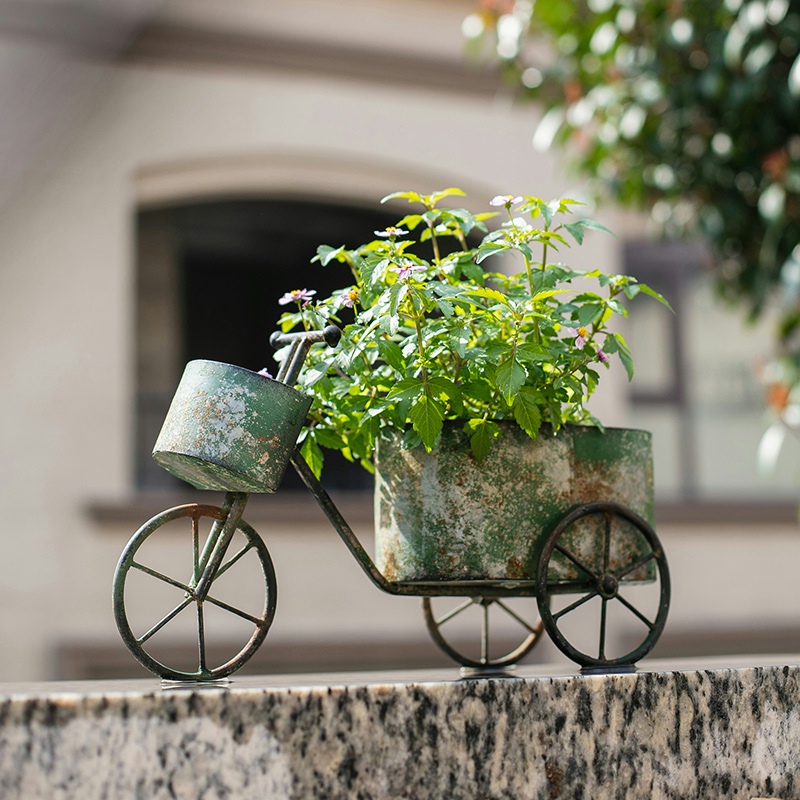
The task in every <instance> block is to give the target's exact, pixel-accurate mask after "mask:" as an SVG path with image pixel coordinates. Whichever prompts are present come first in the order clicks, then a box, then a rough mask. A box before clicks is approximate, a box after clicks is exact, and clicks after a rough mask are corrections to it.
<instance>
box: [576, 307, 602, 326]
mask: <svg viewBox="0 0 800 800" xmlns="http://www.w3.org/2000/svg"><path fill="white" fill-rule="evenodd" d="M602 311H603V306H602V305H601V304H600V303H586V304H585V305H583V306H581V307H580V308H579V309H578V323H579V324H580V325H590V324H591V323H592V322H594V321H595V320H596V319H597V318H598V317H599V316H600V314H601V313H602Z"/></svg>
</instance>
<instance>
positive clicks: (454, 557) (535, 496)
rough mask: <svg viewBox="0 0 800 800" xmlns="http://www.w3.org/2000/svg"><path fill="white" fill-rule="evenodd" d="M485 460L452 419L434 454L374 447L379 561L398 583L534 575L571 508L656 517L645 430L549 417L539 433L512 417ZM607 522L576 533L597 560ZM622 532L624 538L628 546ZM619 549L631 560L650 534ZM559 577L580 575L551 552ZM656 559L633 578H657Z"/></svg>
mask: <svg viewBox="0 0 800 800" xmlns="http://www.w3.org/2000/svg"><path fill="white" fill-rule="evenodd" d="M500 424H501V428H502V434H501V436H500V437H499V438H498V439H496V440H495V441H494V443H493V445H492V448H491V450H490V452H489V454H488V455H487V456H486V458H485V459H484V460H483V461H482V462H481V463H480V464H479V463H477V462H476V461H475V459H474V457H473V456H472V453H471V451H470V446H469V437H468V436H467V434H465V433H464V432H463V431H462V427H463V424H462V423H446V424H445V428H444V430H443V432H442V437H441V443H440V445H439V447H437V448H436V449H435V450H434V451H433V452H431V453H428V452H426V451H425V449H424V448H422V447H418V448H414V449H404V448H403V447H402V444H401V436H400V435H389V436H386V437H383V438H381V440H380V441H379V444H378V450H377V456H376V484H375V536H376V563H377V565H378V568H379V569H380V570H381V572H382V573H383V575H384V576H385V577H386V578H387V579H389V580H391V581H398V582H415V581H474V580H477V581H497V580H533V579H534V578H535V569H536V556H537V551H538V547H539V543H540V541H541V540H542V539H543V538H544V537H546V536H547V534H549V533H550V531H551V530H552V529H553V528H554V527H555V525H556V524H557V523H558V522H559V521H560V520H561V519H563V518H564V517H565V515H566V514H567V513H568V512H570V511H571V510H572V509H574V508H576V507H577V506H579V505H582V504H584V503H591V502H595V501H610V502H615V503H619V504H620V505H622V506H625V507H627V508H629V509H630V510H632V511H634V512H635V513H636V514H638V515H639V516H640V517H642V518H644V519H645V520H646V521H647V522H648V523H649V524H650V525H652V524H653V462H652V443H651V435H650V434H649V433H648V432H646V431H639V430H630V429H625V428H609V429H607V430H606V432H605V433H601V432H600V431H599V430H598V429H597V428H593V427H583V426H575V425H568V426H565V427H564V428H562V429H561V430H559V431H558V434H557V435H555V436H554V435H553V433H552V429H550V428H549V427H547V426H543V427H542V430H541V432H540V434H539V438H538V440H536V441H533V440H532V439H530V437H528V436H527V435H526V434H525V433H524V432H523V431H522V430H520V429H519V428H518V427H517V426H516V425H515V424H514V423H510V422H508V423H500ZM598 524H601V523H599V522H598V519H597V518H596V517H593V518H587V519H586V520H585V521H581V522H579V523H576V524H575V525H574V526H573V527H572V528H571V529H570V532H569V537H570V543H569V544H570V548H571V549H572V550H573V552H575V553H580V555H581V558H582V559H583V560H584V563H585V564H587V565H589V566H593V565H594V566H596V567H597V568H598V569H600V565H602V564H603V558H604V554H603V542H604V540H605V537H604V536H603V532H602V530H598ZM619 541H621V543H619ZM619 541H618V543H617V544H615V546H614V548H615V549H614V552H612V553H611V554H610V557H611V561H610V564H609V566H610V568H612V569H613V568H614V566H615V565H624V564H629V563H631V561H632V556H633V558H635V554H636V552H637V551H639V550H641V549H643V548H645V547H646V543H645V542H644V540H643V539H642V537H641V535H640V534H638V533H637V532H636V531H635V530H634V529H633V528H632V529H631V532H630V535H627V536H624V537H622V539H621V540H619ZM550 569H551V573H552V574H551V575H550V577H549V580H550V581H551V582H552V583H554V584H555V583H560V582H564V583H565V584H566V583H569V582H570V581H573V580H575V579H577V578H578V575H577V573H576V570H575V567H574V565H572V564H571V563H570V562H568V561H566V560H559V559H557V558H556V559H554V561H553V564H552V565H551V567H550ZM653 570H654V567H653V565H652V563H651V564H649V565H645V566H644V567H642V568H640V569H637V570H636V571H635V573H633V574H630V575H628V576H627V579H628V580H632V581H633V580H636V581H640V580H652V578H653V577H654V575H653Z"/></svg>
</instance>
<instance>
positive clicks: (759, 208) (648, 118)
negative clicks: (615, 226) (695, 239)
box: [464, 0, 800, 315]
mask: <svg viewBox="0 0 800 800" xmlns="http://www.w3.org/2000/svg"><path fill="white" fill-rule="evenodd" d="M464 32H465V34H466V36H467V37H468V40H469V41H470V43H471V47H472V49H473V50H474V51H475V52H476V53H479V54H481V55H482V56H483V57H484V58H487V59H488V60H489V61H490V62H492V63H495V64H496V63H499V64H500V65H501V67H502V69H503V70H504V72H505V74H506V75H507V77H508V78H509V80H510V81H511V83H512V84H513V85H514V86H516V87H518V89H519V90H520V92H521V93H522V94H523V95H524V96H527V97H530V98H532V99H535V100H537V101H539V102H541V103H542V104H543V106H544V109H545V114H544V117H543V118H542V120H541V122H540V124H539V125H538V127H537V129H536V131H535V134H534V143H535V144H536V145H538V146H541V147H542V148H547V147H549V146H550V145H551V144H552V143H556V144H559V145H561V146H563V148H564V149H565V150H566V152H568V153H569V156H570V158H571V159H572V161H573V162H574V164H575V165H576V166H577V167H578V168H579V169H580V170H581V171H582V172H583V173H585V174H586V175H587V176H589V177H590V179H592V180H594V181H596V182H597V183H598V184H600V185H601V186H602V187H603V188H604V189H606V190H608V191H609V192H610V194H611V195H612V196H613V197H614V198H616V199H617V200H619V201H621V202H623V203H625V204H629V205H634V206H640V207H643V208H648V209H650V210H651V211H652V215H653V218H654V219H655V220H656V222H658V223H659V225H661V226H662V227H663V228H665V229H667V230H670V229H671V230H672V231H673V232H677V233H684V232H686V231H689V230H692V229H698V228H699V230H700V231H701V232H702V233H704V234H705V235H706V237H707V238H708V240H709V241H710V242H711V243H712V244H713V246H714V248H715V250H716V251H717V255H718V259H717V278H718V286H719V288H720V289H721V290H722V292H723V294H724V295H725V296H727V297H728V298H729V299H730V300H732V301H736V302H741V303H742V304H743V305H744V306H745V307H746V308H747V309H748V310H749V311H750V312H751V313H752V314H753V315H756V314H758V313H759V312H760V311H761V310H762V308H763V307H764V306H765V304H767V303H769V302H771V301H772V300H773V295H774V290H775V288H776V286H777V285H778V284H779V283H780V281H781V280H782V278H783V277H784V276H785V275H786V273H787V272H791V271H792V270H794V272H797V270H798V269H800V249H797V246H798V241H800V131H799V130H798V120H800V4H798V3H796V2H790V0H546V2H545V1H544V0H542V1H541V2H534V0H516V1H515V0H483V2H481V3H480V5H479V6H478V8H477V10H476V12H475V13H474V14H472V15H471V16H470V17H468V18H467V20H465V25H464Z"/></svg>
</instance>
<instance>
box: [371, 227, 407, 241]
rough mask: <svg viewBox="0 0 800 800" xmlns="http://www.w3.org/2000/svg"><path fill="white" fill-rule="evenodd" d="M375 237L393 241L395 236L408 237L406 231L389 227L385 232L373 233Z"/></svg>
mask: <svg viewBox="0 0 800 800" xmlns="http://www.w3.org/2000/svg"><path fill="white" fill-rule="evenodd" d="M375 235H376V236H380V238H381V239H394V238H395V237H396V236H408V231H407V230H405V229H404V228H395V227H394V226H392V225H390V226H389V227H388V228H387V229H386V230H385V231H375Z"/></svg>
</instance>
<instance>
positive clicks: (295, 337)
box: [269, 325, 342, 349]
mask: <svg viewBox="0 0 800 800" xmlns="http://www.w3.org/2000/svg"><path fill="white" fill-rule="evenodd" d="M341 338H342V331H341V330H340V329H339V328H337V327H336V325H328V326H327V327H326V328H323V329H322V330H321V331H297V332H295V333H281V332H280V331H275V333H273V334H272V336H270V337H269V343H270V344H271V345H272V347H273V348H275V349H277V348H278V347H283V346H284V345H287V344H293V343H294V342H297V341H301V342H308V344H315V343H317V342H325V344H327V345H328V347H336V345H337V344H339V340H340V339H341Z"/></svg>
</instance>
